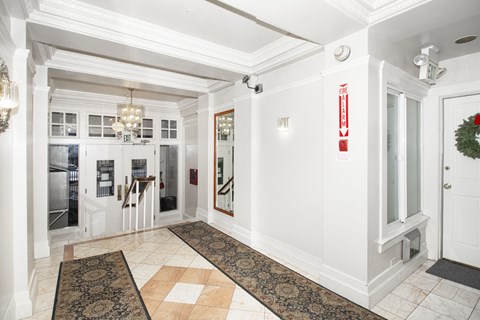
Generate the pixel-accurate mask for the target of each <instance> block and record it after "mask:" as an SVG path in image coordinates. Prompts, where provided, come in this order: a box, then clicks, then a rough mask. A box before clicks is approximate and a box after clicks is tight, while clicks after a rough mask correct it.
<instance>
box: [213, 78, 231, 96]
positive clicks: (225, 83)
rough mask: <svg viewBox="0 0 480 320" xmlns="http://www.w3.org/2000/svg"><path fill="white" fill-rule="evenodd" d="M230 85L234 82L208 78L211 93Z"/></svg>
mask: <svg viewBox="0 0 480 320" xmlns="http://www.w3.org/2000/svg"><path fill="white" fill-rule="evenodd" d="M230 86H233V82H228V81H215V80H207V87H208V92H209V93H215V92H218V91H221V90H223V89H225V88H228V87H230Z"/></svg>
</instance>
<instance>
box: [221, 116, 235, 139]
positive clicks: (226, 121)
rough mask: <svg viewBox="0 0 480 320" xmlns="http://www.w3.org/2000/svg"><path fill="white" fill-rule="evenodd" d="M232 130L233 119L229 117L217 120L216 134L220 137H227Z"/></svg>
mask: <svg viewBox="0 0 480 320" xmlns="http://www.w3.org/2000/svg"><path fill="white" fill-rule="evenodd" d="M232 129H233V117H232V116H231V115H226V116H220V117H219V118H218V128H217V132H218V133H220V134H222V135H229V134H230V132H231V131H232Z"/></svg>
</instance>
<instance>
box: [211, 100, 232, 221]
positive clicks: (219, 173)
mask: <svg viewBox="0 0 480 320" xmlns="http://www.w3.org/2000/svg"><path fill="white" fill-rule="evenodd" d="M234 120H235V112H234V110H233V109H231V110H227V111H223V112H219V113H216V114H215V123H214V128H215V139H214V159H215V164H214V165H215V168H214V171H213V172H214V173H213V174H214V176H213V181H214V183H213V194H214V198H213V204H214V208H215V209H216V210H218V211H220V212H223V213H225V214H227V215H229V216H232V217H233V212H234V185H235V181H234V172H235V171H234V167H235V166H234V165H235V160H234V159H235V126H234V123H235V121H234Z"/></svg>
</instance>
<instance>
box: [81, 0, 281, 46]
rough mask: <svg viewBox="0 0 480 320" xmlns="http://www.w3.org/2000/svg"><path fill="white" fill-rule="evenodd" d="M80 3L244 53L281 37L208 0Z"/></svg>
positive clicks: (94, 0) (115, 0) (91, 1)
mask: <svg viewBox="0 0 480 320" xmlns="http://www.w3.org/2000/svg"><path fill="white" fill-rule="evenodd" d="M81 2H83V3H86V4H89V5H93V6H97V7H100V8H102V9H105V10H109V11H112V12H115V13H119V14H122V15H125V16H129V17H131V18H135V19H138V20H142V21H145V22H149V23H152V24H155V25H158V26H161V27H164V28H167V29H171V30H175V31H177V32H181V33H184V34H188V35H190V36H194V37H197V38H200V39H203V40H206V41H209V42H213V43H216V44H219V45H222V46H225V47H230V48H233V49H236V50H239V51H243V52H248V53H251V52H254V51H256V50H258V49H260V48H262V47H264V46H266V45H267V44H269V43H271V42H273V41H275V40H277V39H279V38H280V37H282V34H280V33H277V32H275V31H272V30H270V29H268V28H265V27H262V26H260V25H258V24H256V23H255V22H254V21H251V20H249V19H246V18H244V17H242V16H240V15H237V14H235V13H232V12H230V11H228V10H225V9H223V8H221V7H219V6H216V5H214V4H212V3H210V2H208V1H199V0H173V1H163V0H161V1H159V0H135V1H118V0H102V1H98V0H81Z"/></svg>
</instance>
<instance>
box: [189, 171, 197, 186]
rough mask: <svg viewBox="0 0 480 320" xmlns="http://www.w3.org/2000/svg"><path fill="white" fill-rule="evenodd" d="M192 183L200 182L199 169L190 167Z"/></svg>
mask: <svg viewBox="0 0 480 320" xmlns="http://www.w3.org/2000/svg"><path fill="white" fill-rule="evenodd" d="M190 184H193V185H195V186H196V185H197V184H198V169H190Z"/></svg>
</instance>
